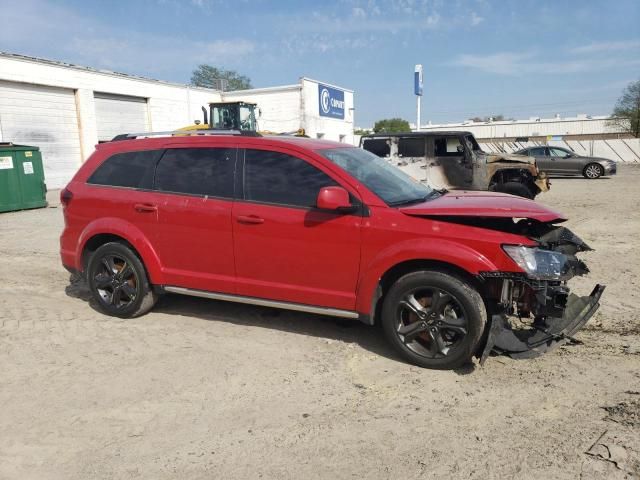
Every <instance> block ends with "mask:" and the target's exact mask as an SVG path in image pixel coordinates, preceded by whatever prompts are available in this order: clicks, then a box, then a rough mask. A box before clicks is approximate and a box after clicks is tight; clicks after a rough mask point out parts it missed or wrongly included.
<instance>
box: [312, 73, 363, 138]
mask: <svg viewBox="0 0 640 480" xmlns="http://www.w3.org/2000/svg"><path fill="white" fill-rule="evenodd" d="M300 82H301V85H302V107H301V108H302V111H303V112H304V124H303V128H304V129H305V130H306V131H307V135H309V136H310V137H313V138H317V136H318V134H324V135H323V137H322V138H323V139H325V140H333V141H336V142H339V141H341V138H340V137H341V136H342V141H343V142H344V143H348V144H350V145H351V144H353V117H354V105H353V91H352V90H345V89H343V88H340V87H335V88H337V89H339V90H343V91H344V103H345V106H344V120H342V119H337V118H329V117H321V116H320V107H319V103H318V95H319V92H318V84H320V83H322V84H323V85H327V86H329V87H333V85H331V84H327V83H323V82H318V81H316V80H311V79H309V78H302V79H300Z"/></svg>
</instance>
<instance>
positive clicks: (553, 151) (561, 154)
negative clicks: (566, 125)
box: [549, 148, 569, 158]
mask: <svg viewBox="0 0 640 480" xmlns="http://www.w3.org/2000/svg"><path fill="white" fill-rule="evenodd" d="M549 152H551V156H552V157H560V158H564V157H566V156H567V155H568V154H569V152H567V151H565V150H562V149H560V148H550V149H549Z"/></svg>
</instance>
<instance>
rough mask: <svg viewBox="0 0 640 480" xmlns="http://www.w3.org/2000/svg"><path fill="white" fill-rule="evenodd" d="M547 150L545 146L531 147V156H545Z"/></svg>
mask: <svg viewBox="0 0 640 480" xmlns="http://www.w3.org/2000/svg"><path fill="white" fill-rule="evenodd" d="M545 150H546V148H545V147H537V148H531V149H529V156H530V157H544V156H545V155H546V152H545Z"/></svg>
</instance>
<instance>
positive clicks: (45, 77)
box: [0, 54, 220, 161]
mask: <svg viewBox="0 0 640 480" xmlns="http://www.w3.org/2000/svg"><path fill="white" fill-rule="evenodd" d="M0 79H2V80H7V81H12V82H23V83H29V84H39V85H47V86H53V87H62V88H70V89H73V90H75V91H76V102H77V104H76V105H77V108H78V117H79V123H80V140H81V147H82V158H83V159H86V158H87V157H88V156H89V155H90V154H91V152H93V149H94V146H95V144H96V143H98V137H97V130H96V118H95V105H94V101H93V92H104V93H114V94H119V95H131V96H134V97H143V98H147V99H148V108H149V117H150V118H149V120H150V121H149V124H150V128H151V129H152V130H156V131H158V130H172V129H174V128H179V127H182V126H185V125H189V124H191V123H193V120H194V119H196V118H198V119H201V118H202V114H201V113H200V105H206V104H207V103H208V102H212V101H218V100H220V93H219V92H217V91H215V90H209V89H203V88H196V87H186V86H184V85H177V84H172V83H166V82H159V81H155V80H148V79H142V78H138V77H131V76H127V75H122V74H115V73H110V72H99V71H95V70H90V69H86V68H82V67H72V66H66V65H60V64H58V63H55V62H43V61H38V60H32V59H28V58H23V57H15V56H11V55H5V54H0ZM51 113H52V115H53V114H54V113H55V112H51ZM0 121H1V119H0ZM4 141H11V139H4ZM45 161H46V160H45Z"/></svg>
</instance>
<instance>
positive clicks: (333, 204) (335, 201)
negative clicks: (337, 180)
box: [316, 187, 353, 211]
mask: <svg viewBox="0 0 640 480" xmlns="http://www.w3.org/2000/svg"><path fill="white" fill-rule="evenodd" d="M316 206H317V207H318V208H319V209H321V210H334V211H335V210H342V211H349V210H351V209H352V208H353V206H352V205H351V201H350V200H349V192H347V191H346V190H345V189H344V188H342V187H323V188H321V189H320V192H319V193H318V199H317V201H316Z"/></svg>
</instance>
